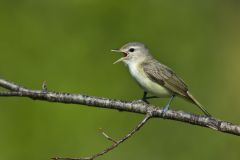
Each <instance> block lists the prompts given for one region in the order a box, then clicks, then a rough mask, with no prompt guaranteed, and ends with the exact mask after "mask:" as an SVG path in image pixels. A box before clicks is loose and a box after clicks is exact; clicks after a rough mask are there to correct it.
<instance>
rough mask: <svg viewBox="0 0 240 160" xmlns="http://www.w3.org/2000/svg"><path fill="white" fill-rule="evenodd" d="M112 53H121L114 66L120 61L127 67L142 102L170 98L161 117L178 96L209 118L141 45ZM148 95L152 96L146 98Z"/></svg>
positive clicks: (177, 78) (178, 82)
mask: <svg viewBox="0 0 240 160" xmlns="http://www.w3.org/2000/svg"><path fill="white" fill-rule="evenodd" d="M112 51H113V52H120V53H123V57H122V58H120V59H119V60H117V61H116V62H114V64H116V63H118V62H121V61H122V62H123V63H124V64H125V65H127V67H128V69H129V71H130V74H131V75H132V77H133V78H134V79H135V80H136V81H137V83H138V84H139V85H140V87H141V88H142V89H143V90H144V94H143V98H142V100H143V101H144V102H146V103H148V101H147V100H148V99H151V98H158V97H159V98H160V97H170V100H169V101H168V103H167V105H166V106H165V107H164V109H163V112H162V114H163V115H164V114H165V112H166V111H167V110H168V109H169V106H170V104H171V102H172V100H173V98H174V97H175V96H180V97H182V98H184V99H186V100H188V101H190V102H192V103H193V104H195V105H196V106H198V107H199V108H200V109H201V110H202V111H203V112H204V114H205V115H207V116H211V115H210V114H209V113H208V111H207V110H206V109H205V108H204V107H203V106H202V105H201V104H200V103H199V102H198V101H197V100H196V99H195V98H194V97H193V95H192V94H191V93H190V92H189V90H188V87H187V85H186V84H185V82H184V81H183V80H182V79H181V78H179V77H178V76H177V75H176V74H175V72H174V71H173V70H172V69H170V68H169V67H167V66H166V65H164V64H161V63H160V62H158V61H157V60H156V59H154V58H153V56H152V55H151V53H150V51H149V50H148V48H147V47H146V46H145V45H144V44H143V43H140V42H130V43H127V44H125V45H124V46H122V47H121V48H120V49H114V50H112ZM148 93H150V94H151V95H152V96H149V97H148V96H147V94H148Z"/></svg>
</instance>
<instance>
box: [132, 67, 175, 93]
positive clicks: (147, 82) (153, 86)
mask: <svg viewBox="0 0 240 160" xmlns="http://www.w3.org/2000/svg"><path fill="white" fill-rule="evenodd" d="M128 68H129V71H130V73H131V75H132V76H133V78H134V79H135V80H136V81H137V82H138V84H139V85H140V86H141V87H142V88H143V89H144V90H145V91H146V92H148V93H151V94H153V95H155V96H158V97H169V96H171V92H170V91H169V90H167V89H166V88H164V87H162V86H161V85H159V84H158V83H155V82H154V81H152V80H151V79H149V78H148V77H147V75H146V74H145V73H144V71H143V69H142V68H141V67H140V65H138V64H129V65H128Z"/></svg>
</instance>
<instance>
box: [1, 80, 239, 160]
mask: <svg viewBox="0 0 240 160" xmlns="http://www.w3.org/2000/svg"><path fill="white" fill-rule="evenodd" d="M0 87H2V88H5V89H6V90H7V91H3V92H0V97H13V96H15V97H28V98H31V99H34V100H43V101H49V102H58V103H71V104H81V105H86V106H93V107H99V108H107V109H116V110H120V111H127V112H134V113H139V114H145V118H144V119H143V120H142V121H141V122H140V123H139V124H138V125H137V126H136V127H135V128H134V129H133V130H132V131H131V132H129V133H128V134H127V135H125V136H124V137H122V138H121V139H119V140H117V141H116V140H114V139H113V138H111V137H110V136H108V135H107V134H106V133H105V132H102V134H103V136H104V137H105V138H106V139H107V140H109V141H111V142H112V143H113V144H112V145H111V146H110V147H108V148H106V149H104V150H103V151H101V152H98V153H96V154H93V155H91V156H89V157H82V158H61V157H56V158H53V159H55V160H93V159H95V158H97V157H99V156H102V155H104V154H106V153H108V152H109V151H111V150H113V149H114V148H116V147H117V146H118V145H120V144H121V143H123V142H124V141H126V140H127V139H128V138H130V137H131V136H132V135H133V134H135V133H136V132H137V131H138V130H139V129H140V128H142V127H143V126H144V124H145V123H146V122H147V120H149V119H150V118H152V117H156V118H164V119H171V120H176V121H180V122H185V123H190V124H193V125H198V126H202V127H207V128H210V129H214V130H217V131H220V132H225V133H229V134H233V135H238V136H239V135H240V125H235V124H232V123H230V122H226V121H223V120H220V119H217V118H214V117H206V116H205V115H195V114H191V113H186V112H182V111H173V110H168V111H167V112H166V114H164V117H163V116H162V109H161V108H159V107H157V106H153V105H149V104H146V103H139V102H127V101H122V100H115V99H109V98H101V97H94V96H86V95H81V94H70V93H60V92H52V91H48V90H47V86H46V82H43V85H42V89H41V90H32V89H28V88H26V87H23V86H20V85H17V84H15V83H13V82H10V81H7V80H4V79H2V78H0Z"/></svg>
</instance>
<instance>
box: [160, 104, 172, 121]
mask: <svg viewBox="0 0 240 160" xmlns="http://www.w3.org/2000/svg"><path fill="white" fill-rule="evenodd" d="M169 106H170V105H169V104H167V105H166V106H165V107H164V108H163V110H162V113H161V116H162V117H163V118H164V117H165V115H166V112H167V111H168V109H169Z"/></svg>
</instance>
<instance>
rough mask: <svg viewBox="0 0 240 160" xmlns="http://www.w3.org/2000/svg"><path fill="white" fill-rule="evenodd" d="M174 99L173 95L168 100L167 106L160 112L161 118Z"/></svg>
mask: <svg viewBox="0 0 240 160" xmlns="http://www.w3.org/2000/svg"><path fill="white" fill-rule="evenodd" d="M174 97H175V95H174V94H173V95H172V96H171V98H170V100H169V101H168V103H167V105H166V106H165V107H164V108H163V111H162V116H163V117H164V114H165V113H166V112H167V110H168V109H169V107H170V104H171V102H172V100H173V98H174Z"/></svg>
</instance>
